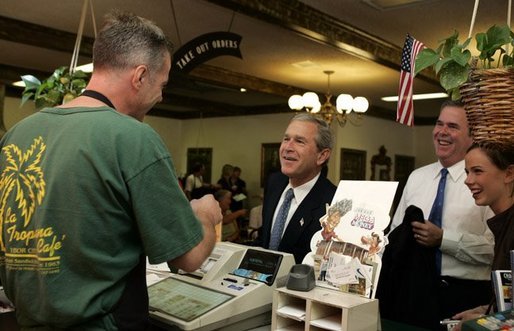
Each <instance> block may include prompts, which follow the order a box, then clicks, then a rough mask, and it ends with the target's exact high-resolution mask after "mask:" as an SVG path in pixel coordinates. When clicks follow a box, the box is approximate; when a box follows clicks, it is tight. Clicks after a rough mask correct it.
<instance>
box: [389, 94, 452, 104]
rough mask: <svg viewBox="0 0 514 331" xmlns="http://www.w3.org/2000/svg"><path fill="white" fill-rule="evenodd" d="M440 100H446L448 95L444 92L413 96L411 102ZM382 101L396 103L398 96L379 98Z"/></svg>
mask: <svg viewBox="0 0 514 331" xmlns="http://www.w3.org/2000/svg"><path fill="white" fill-rule="evenodd" d="M442 98H448V94H446V93H444V92H439V93H424V94H413V95H412V100H427V99H442ZM380 99H381V100H382V101H385V102H397V101H398V96H397V95H394V96H390V97H382V98H380Z"/></svg>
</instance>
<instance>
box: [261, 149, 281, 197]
mask: <svg viewBox="0 0 514 331" xmlns="http://www.w3.org/2000/svg"><path fill="white" fill-rule="evenodd" d="M279 149H280V143H269V144H262V145H261V187H264V185H265V184H266V181H267V180H268V177H269V175H270V174H271V173H273V172H275V171H280V156H279V152H278V151H279Z"/></svg>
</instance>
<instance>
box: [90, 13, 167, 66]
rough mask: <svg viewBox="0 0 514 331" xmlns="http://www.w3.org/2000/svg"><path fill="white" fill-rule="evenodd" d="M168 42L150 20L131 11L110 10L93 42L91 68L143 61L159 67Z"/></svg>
mask: <svg viewBox="0 0 514 331" xmlns="http://www.w3.org/2000/svg"><path fill="white" fill-rule="evenodd" d="M171 49H172V45H171V42H169V40H168V39H167V38H166V36H165V35H164V32H163V31H162V30H161V28H159V27H158V26H157V25H156V24H155V23H154V22H152V21H150V20H148V19H145V18H142V17H139V16H136V15H134V14H131V13H127V12H121V11H113V12H111V13H110V14H108V15H106V17H105V22H104V25H103V27H102V29H101V30H100V32H99V34H98V36H97V37H96V40H95V42H94V44H93V65H94V67H95V68H109V69H125V68H128V67H132V66H137V65H140V64H145V65H147V66H148V67H149V69H151V70H153V71H156V70H159V69H160V68H161V67H162V65H163V63H164V56H165V54H166V52H168V53H171Z"/></svg>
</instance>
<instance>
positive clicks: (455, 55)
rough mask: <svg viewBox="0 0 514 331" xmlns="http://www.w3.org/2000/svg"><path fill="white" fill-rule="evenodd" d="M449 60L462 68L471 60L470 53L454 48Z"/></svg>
mask: <svg viewBox="0 0 514 331" xmlns="http://www.w3.org/2000/svg"><path fill="white" fill-rule="evenodd" d="M451 58H452V59H453V60H454V61H455V62H457V63H458V64H459V65H461V66H462V67H464V66H465V65H466V64H467V63H468V62H469V59H471V52H470V51H469V50H467V49H466V50H464V51H462V49H461V48H459V47H454V48H453V49H452V52H451Z"/></svg>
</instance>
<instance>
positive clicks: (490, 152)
mask: <svg viewBox="0 0 514 331" xmlns="http://www.w3.org/2000/svg"><path fill="white" fill-rule="evenodd" d="M476 148H480V149H481V150H482V151H484V153H485V154H486V155H487V157H488V158H489V160H491V162H492V163H493V164H494V165H495V166H496V167H497V168H498V169H500V170H506V169H507V168H508V167H509V166H510V165H514V140H510V139H505V140H502V141H497V140H490V141H481V142H480V143H476V142H475V143H473V144H472V145H471V147H469V148H468V152H469V151H471V150H473V149H476Z"/></svg>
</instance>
